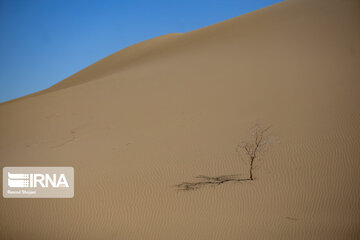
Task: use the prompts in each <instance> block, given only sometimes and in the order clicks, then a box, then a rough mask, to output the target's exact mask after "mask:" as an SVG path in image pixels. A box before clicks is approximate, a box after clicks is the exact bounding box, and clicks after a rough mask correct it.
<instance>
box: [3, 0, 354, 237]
mask: <svg viewBox="0 0 360 240" xmlns="http://www.w3.org/2000/svg"><path fill="white" fill-rule="evenodd" d="M359 43H360V2H359V1H357V0H346V1H345V0H316V1H310V0H292V1H285V2H282V3H279V4H276V5H273V6H270V7H268V8H264V9H261V10H258V11H255V12H252V13H250V14H246V15H243V16H239V17H237V18H234V19H230V20H228V21H225V22H222V23H218V24H215V25H212V26H209V27H206V28H203V29H199V30H196V31H192V32H188V33H184V34H170V35H166V36H162V37H159V38H155V39H152V40H148V41H145V42H142V43H139V44H136V45H134V46H131V47H129V48H126V49H124V50H121V51H119V52H117V53H115V54H113V55H111V56H109V57H107V58H105V59H103V60H101V61H99V62H97V63H95V64H93V65H91V66H90V67H88V68H86V69H84V70H83V71H80V72H79V73H77V74H75V75H73V76H71V77H69V78H68V79H65V80H64V81H62V82H60V83H58V84H56V85H54V86H53V87H51V88H49V89H47V90H44V91H42V92H39V93H35V94H33V95H29V96H25V97H23V98H21V99H18V100H14V101H10V102H7V103H3V104H1V105H0V133H1V135H0V163H1V166H73V167H74V169H75V197H74V198H73V199H4V198H1V200H0V210H1V215H0V238H1V239H37V240H39V239H206V240H209V239H277V240H278V239H316V240H319V239H327V240H328V239H358V238H359V236H360V218H359V211H360V207H359V206H360V200H359V199H360V189H359V187H358V186H359V183H360V161H359V160H360V124H359V123H360V108H359V104H360V94H359V92H360V91H359V90H360V82H359V79H360V78H359V77H360V68H359V62H360V45H359ZM19 67H20V66H19ZM255 123H259V124H262V125H272V128H271V131H270V134H271V135H272V136H274V137H275V138H276V139H279V141H278V142H277V143H274V144H271V145H269V146H268V150H267V151H266V152H264V153H263V154H262V155H261V157H260V158H259V162H257V164H256V169H255V178H256V179H255V180H254V181H252V182H244V183H227V184H223V185H221V186H217V187H205V188H202V189H200V190H196V191H191V192H177V191H175V190H174V188H173V187H172V186H173V185H174V184H177V183H180V182H182V181H192V180H193V179H194V177H195V176H197V175H200V174H203V175H210V176H218V175H224V174H243V175H244V176H245V175H246V174H247V168H248V165H247V162H246V156H245V155H244V154H239V153H237V152H236V150H235V149H236V145H237V144H238V143H240V142H241V141H242V140H247V139H249V138H250V135H249V128H250V127H251V126H253V125H254V124H255Z"/></svg>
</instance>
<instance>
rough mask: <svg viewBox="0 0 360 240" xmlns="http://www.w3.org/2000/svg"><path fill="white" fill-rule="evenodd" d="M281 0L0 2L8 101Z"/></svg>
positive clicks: (2, 91)
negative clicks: (151, 43)
mask: <svg viewBox="0 0 360 240" xmlns="http://www.w3.org/2000/svg"><path fill="white" fill-rule="evenodd" d="M278 2H281V0H147V1H146V0H128V1H123V0H114V1H110V0H98V1H83V0H43V1H38V0H31V1H29V0H0V102H5V101H8V100H11V99H14V98H18V97H21V96H24V95H27V94H30V93H33V92H37V91H39V90H43V89H46V88H48V87H50V86H52V85H54V84H55V83H57V82H59V81H61V80H63V79H65V78H67V77H69V76H71V75H72V74H74V73H76V72H78V71H80V70H81V69H83V68H85V67H87V66H89V65H90V64H92V63H94V62H97V61H98V60H100V59H102V58H104V57H106V56H108V55H110V54H112V53H114V52H117V51H119V50H121V49H123V48H125V47H128V46H130V45H132V44H135V43H138V42H141V41H144V40H147V39H150V38H154V37H157V36H161V35H164V34H168V33H175V32H176V33H184V32H188V31H192V30H195V29H198V28H202V27H205V26H208V25H212V24H215V23H218V22H221V21H224V20H227V19H230V18H233V17H236V16H239V15H242V14H245V13H248V12H251V11H255V10H257V9H260V8H264V7H267V6H269V5H272V4H275V3H278Z"/></svg>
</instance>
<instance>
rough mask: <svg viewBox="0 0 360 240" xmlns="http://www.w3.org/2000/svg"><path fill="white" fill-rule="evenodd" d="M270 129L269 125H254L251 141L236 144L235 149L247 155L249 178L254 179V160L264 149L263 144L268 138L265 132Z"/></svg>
mask: <svg viewBox="0 0 360 240" xmlns="http://www.w3.org/2000/svg"><path fill="white" fill-rule="evenodd" d="M269 129H270V127H266V128H261V127H260V126H259V125H255V127H254V128H253V129H252V131H251V132H252V136H253V139H252V141H251V142H246V141H244V142H242V143H241V144H239V145H238V148H237V151H238V152H239V150H243V151H244V152H245V154H246V155H247V156H248V157H249V165H250V166H249V180H251V181H252V180H254V177H253V176H254V175H253V169H254V161H255V160H256V158H257V157H258V154H260V153H261V152H262V151H263V150H264V146H265V145H266V144H267V143H268V138H267V137H266V136H265V133H266V132H267V131H268V130H269Z"/></svg>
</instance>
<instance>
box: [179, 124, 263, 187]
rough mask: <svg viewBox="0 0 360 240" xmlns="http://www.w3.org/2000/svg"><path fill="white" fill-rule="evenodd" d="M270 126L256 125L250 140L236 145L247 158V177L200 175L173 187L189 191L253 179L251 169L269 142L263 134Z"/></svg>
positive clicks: (238, 150)
mask: <svg viewBox="0 0 360 240" xmlns="http://www.w3.org/2000/svg"><path fill="white" fill-rule="evenodd" d="M269 129H270V127H267V128H261V127H260V126H258V125H255V127H254V128H253V129H252V130H251V133H252V136H253V139H252V140H251V141H250V142H247V141H244V142H242V143H241V144H239V145H238V146H237V149H236V151H237V152H244V153H245V154H246V155H247V156H248V159H249V178H240V177H239V176H240V175H239V174H237V175H222V176H218V177H209V176H204V175H200V176H197V177H196V178H197V179H199V181H195V182H182V183H180V184H177V185H175V186H174V187H175V188H176V189H177V190H178V191H190V190H195V189H199V188H201V187H204V186H208V185H213V186H217V185H221V184H223V183H227V182H244V181H252V180H254V176H253V169H254V162H255V160H256V159H257V158H258V155H259V154H260V153H261V152H262V151H263V150H264V146H265V145H266V144H267V143H268V142H269V138H268V137H267V136H265V133H266V131H268V130H269Z"/></svg>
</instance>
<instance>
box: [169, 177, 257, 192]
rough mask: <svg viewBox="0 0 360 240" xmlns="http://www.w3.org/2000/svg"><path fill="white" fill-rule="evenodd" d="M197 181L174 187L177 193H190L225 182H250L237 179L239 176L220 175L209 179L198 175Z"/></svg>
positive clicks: (245, 179) (244, 179) (248, 179)
mask: <svg viewBox="0 0 360 240" xmlns="http://www.w3.org/2000/svg"><path fill="white" fill-rule="evenodd" d="M196 178H197V179H199V181H196V182H182V183H180V184H176V185H175V186H174V187H175V188H176V190H177V191H191V190H196V189H199V188H202V187H205V186H209V185H214V186H218V185H221V184H223V183H227V182H244V181H252V179H250V178H239V175H222V176H218V177H209V176H205V175H200V176H197V177H196Z"/></svg>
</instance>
